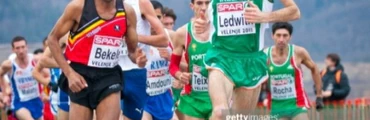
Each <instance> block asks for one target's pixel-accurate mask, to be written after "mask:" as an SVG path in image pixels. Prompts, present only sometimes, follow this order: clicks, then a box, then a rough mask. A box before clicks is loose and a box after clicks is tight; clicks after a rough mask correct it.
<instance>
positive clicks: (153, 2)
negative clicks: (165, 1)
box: [150, 0, 163, 14]
mask: <svg viewBox="0 0 370 120" xmlns="http://www.w3.org/2000/svg"><path fill="white" fill-rule="evenodd" d="M150 2H151V3H152V5H153V8H154V9H160V10H161V13H162V14H163V5H162V4H161V3H160V2H158V1H156V0H151V1H150Z"/></svg>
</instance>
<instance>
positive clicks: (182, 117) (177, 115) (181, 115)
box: [175, 110, 184, 120]
mask: <svg viewBox="0 0 370 120" xmlns="http://www.w3.org/2000/svg"><path fill="white" fill-rule="evenodd" d="M175 114H176V117H177V120H183V119H184V114H182V113H181V112H180V111H179V110H176V111H175Z"/></svg>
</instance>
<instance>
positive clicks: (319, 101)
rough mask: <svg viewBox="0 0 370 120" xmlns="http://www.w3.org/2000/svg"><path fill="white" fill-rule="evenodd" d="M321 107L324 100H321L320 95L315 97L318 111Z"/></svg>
mask: <svg viewBox="0 0 370 120" xmlns="http://www.w3.org/2000/svg"><path fill="white" fill-rule="evenodd" d="M323 108H324V102H323V100H322V97H317V98H316V110H317V111H320V110H321V109H323Z"/></svg>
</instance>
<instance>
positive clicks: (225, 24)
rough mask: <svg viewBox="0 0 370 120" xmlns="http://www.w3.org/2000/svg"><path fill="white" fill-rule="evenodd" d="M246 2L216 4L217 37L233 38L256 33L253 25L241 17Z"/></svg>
mask: <svg viewBox="0 0 370 120" xmlns="http://www.w3.org/2000/svg"><path fill="white" fill-rule="evenodd" d="M247 5H248V4H247V2H246V1H245V2H227V3H218V4H217V35H218V36H233V35H245V34H254V33H256V27H255V24H254V23H249V22H248V21H246V20H245V19H244V17H243V13H244V8H246V7H247Z"/></svg>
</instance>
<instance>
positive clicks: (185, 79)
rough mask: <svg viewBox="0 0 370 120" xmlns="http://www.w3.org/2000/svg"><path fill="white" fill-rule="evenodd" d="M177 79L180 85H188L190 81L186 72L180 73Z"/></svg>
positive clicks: (189, 76) (189, 75)
mask: <svg viewBox="0 0 370 120" xmlns="http://www.w3.org/2000/svg"><path fill="white" fill-rule="evenodd" d="M178 78H179V80H180V82H181V83H183V84H189V81H190V79H191V74H190V73H188V72H182V73H181V74H180V76H179V77H178Z"/></svg>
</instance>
